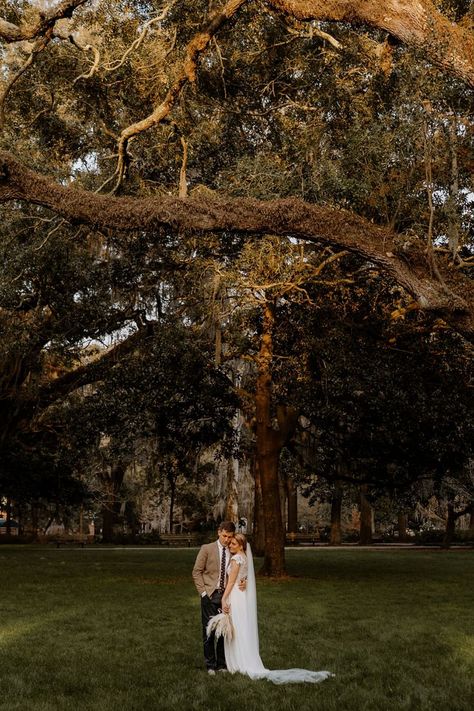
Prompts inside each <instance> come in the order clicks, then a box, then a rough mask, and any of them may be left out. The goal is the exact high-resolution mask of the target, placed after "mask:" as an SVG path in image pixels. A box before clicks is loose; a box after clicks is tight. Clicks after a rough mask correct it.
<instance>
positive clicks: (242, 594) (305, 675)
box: [224, 546, 333, 684]
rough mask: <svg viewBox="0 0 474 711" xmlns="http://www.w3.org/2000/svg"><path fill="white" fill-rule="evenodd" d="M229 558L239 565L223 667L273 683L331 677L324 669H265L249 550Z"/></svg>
mask: <svg viewBox="0 0 474 711" xmlns="http://www.w3.org/2000/svg"><path fill="white" fill-rule="evenodd" d="M232 561H235V562H236V563H237V564H238V565H239V573H238V576H237V580H236V583H235V585H234V587H233V588H232V592H231V593H230V597H229V602H230V614H231V617H232V624H233V626H234V635H233V637H232V639H231V640H228V639H227V638H225V639H224V649H225V659H226V664H227V669H228V670H229V671H230V672H231V673H235V672H240V673H241V674H246V675H247V676H249V677H250V678H252V679H268V680H269V681H272V682H273V683H274V684H289V683H301V682H310V683H313V684H316V683H318V682H320V681H324V679H327V678H328V677H330V676H333V674H331V673H330V672H327V671H310V670H309V669H272V670H270V669H266V668H265V667H264V665H263V662H262V660H261V659H260V652H259V642H258V626H257V593H256V586H255V571H254V567H253V558H252V551H251V549H250V546H247V555H245V554H241V553H237V554H235V555H233V556H232V558H231V560H230V563H229V568H230V565H231V564H232ZM242 578H247V588H246V590H244V591H242V590H240V589H239V582H240V580H241V579H242Z"/></svg>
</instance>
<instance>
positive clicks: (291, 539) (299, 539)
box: [286, 531, 321, 546]
mask: <svg viewBox="0 0 474 711" xmlns="http://www.w3.org/2000/svg"><path fill="white" fill-rule="evenodd" d="M286 542H287V544H288V545H290V546H297V545H299V544H300V543H310V544H311V545H312V546H314V545H316V543H320V542H321V538H320V535H319V533H318V532H317V531H315V532H314V533H287V534H286Z"/></svg>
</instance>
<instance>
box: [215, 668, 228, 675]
mask: <svg viewBox="0 0 474 711" xmlns="http://www.w3.org/2000/svg"><path fill="white" fill-rule="evenodd" d="M217 671H218V672H224V673H225V674H227V673H228V671H229V670H228V669H226V668H225V667H222V669H218V670H217Z"/></svg>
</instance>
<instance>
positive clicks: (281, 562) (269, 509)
mask: <svg viewBox="0 0 474 711" xmlns="http://www.w3.org/2000/svg"><path fill="white" fill-rule="evenodd" d="M274 321H275V306H274V304H273V303H272V302H268V301H267V302H266V303H265V306H264V313H263V331H262V336H261V340H260V350H259V354H258V376H257V384H256V395H255V405H256V419H257V432H256V434H257V437H256V457H257V463H258V471H259V475H260V483H261V487H262V503H263V520H264V526H265V552H264V564H263V569H262V572H263V573H264V574H265V575H270V576H273V577H281V576H284V575H286V569H285V532H284V530H283V522H282V517H281V500H280V481H279V472H278V466H279V459H280V451H281V447H282V444H281V441H280V437H279V433H278V432H276V431H275V430H274V429H273V427H272V418H271V393H272V375H271V364H272V358H273V326H274Z"/></svg>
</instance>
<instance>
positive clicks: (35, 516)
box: [31, 504, 39, 541]
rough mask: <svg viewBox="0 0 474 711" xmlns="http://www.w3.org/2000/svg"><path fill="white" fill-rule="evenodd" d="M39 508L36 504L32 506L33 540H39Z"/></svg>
mask: <svg viewBox="0 0 474 711" xmlns="http://www.w3.org/2000/svg"><path fill="white" fill-rule="evenodd" d="M38 519H39V516H38V506H37V505H36V504H31V534H32V536H33V540H34V541H37V540H38Z"/></svg>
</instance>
